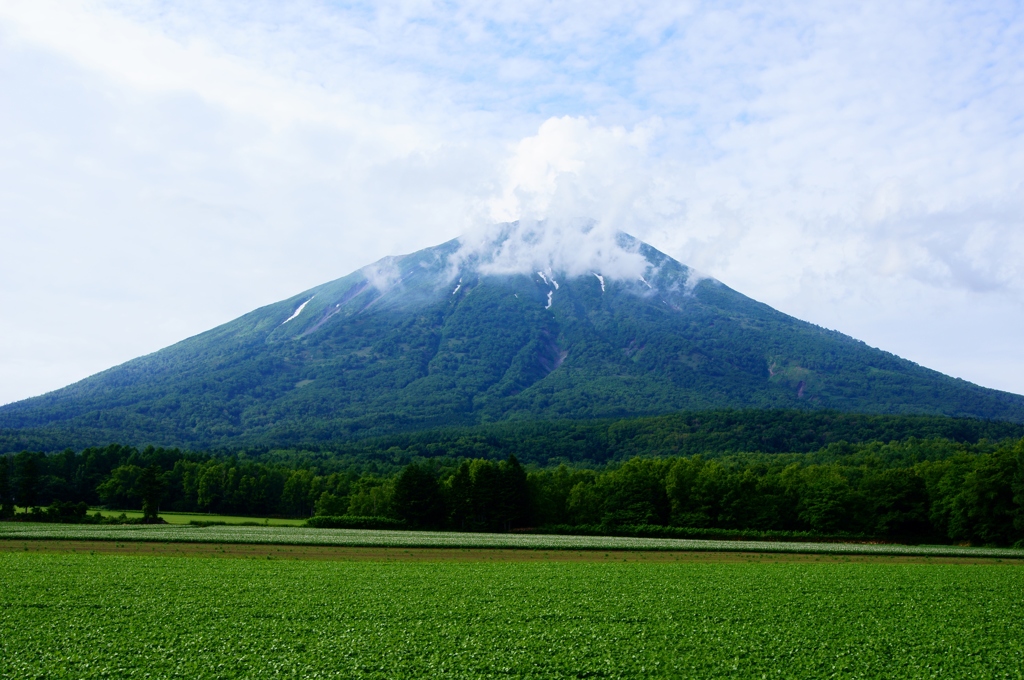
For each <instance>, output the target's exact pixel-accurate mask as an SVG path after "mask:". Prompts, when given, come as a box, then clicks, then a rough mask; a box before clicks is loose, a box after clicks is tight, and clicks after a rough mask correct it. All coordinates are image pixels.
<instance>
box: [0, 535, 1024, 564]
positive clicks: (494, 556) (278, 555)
mask: <svg viewBox="0 0 1024 680" xmlns="http://www.w3.org/2000/svg"><path fill="white" fill-rule="evenodd" d="M0 552H31V553H77V554H83V553H84V554H97V555H152V556H157V555H159V556H179V557H229V558H242V559H274V560H338V561H376V562H399V561H401V562H408V561H413V562H648V563H665V562H669V563H672V562H676V563H678V562H690V563H706V564H715V563H723V562H748V563H761V564H772V563H778V562H804V563H813V562H827V563H837V562H848V563H864V562H870V563H882V564H1015V565H1018V566H1024V560H1001V559H997V558H971V557H917V556H907V557H903V556H891V555H804V554H789V553H751V552H699V551H698V552H685V551H679V552H668V551H660V550H658V551H642V550H522V549H520V550H513V549H502V548H355V547H340V546H315V545H252V544H239V543H156V542H148V541H147V542H141V541H140V542H130V541H60V540H20V539H8V540H2V541H0Z"/></svg>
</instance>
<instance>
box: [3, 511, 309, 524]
mask: <svg viewBox="0 0 1024 680" xmlns="http://www.w3.org/2000/svg"><path fill="white" fill-rule="evenodd" d="M27 511H28V508H20V507H16V508H15V509H14V512H15V513H18V514H20V513H24V512H27ZM96 512H98V513H100V514H101V515H103V516H104V517H120V516H121V515H124V516H125V517H129V518H133V519H137V518H140V517H142V512H141V511H139V510H103V509H99V508H90V509H89V514H90V515H91V514H93V513H96ZM160 517H161V518H162V519H163V520H164V521H165V522H167V523H168V524H189V523H190V522H224V523H225V524H261V525H265V526H272V527H297V526H302V523H303V522H304V521H305V520H301V519H282V518H277V517H269V518H268V517H242V516H240V515H210V514H204V513H198V512H161V513H160Z"/></svg>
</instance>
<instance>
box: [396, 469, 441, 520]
mask: <svg viewBox="0 0 1024 680" xmlns="http://www.w3.org/2000/svg"><path fill="white" fill-rule="evenodd" d="M392 503H393V504H394V508H395V512H396V514H397V515H398V517H399V519H403V520H405V522H406V523H407V524H408V525H409V526H410V527H413V528H417V529H432V528H439V527H440V526H441V525H442V524H443V522H444V499H443V498H442V496H441V487H440V485H439V484H438V482H437V477H436V476H435V474H434V471H433V470H432V469H430V467H429V466H428V465H426V464H417V463H410V464H409V465H406V466H405V468H403V469H402V472H401V473H400V474H399V475H398V479H397V480H395V494H394V498H393V501H392Z"/></svg>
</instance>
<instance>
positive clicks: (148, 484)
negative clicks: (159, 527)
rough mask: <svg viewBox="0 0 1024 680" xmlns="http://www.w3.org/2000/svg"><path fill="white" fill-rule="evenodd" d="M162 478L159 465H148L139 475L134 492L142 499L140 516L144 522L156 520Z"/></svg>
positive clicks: (162, 493) (162, 488) (162, 485)
mask: <svg viewBox="0 0 1024 680" xmlns="http://www.w3.org/2000/svg"><path fill="white" fill-rule="evenodd" d="M164 487H165V484H164V480H163V479H162V475H161V472H160V467H159V466H158V465H156V464H153V465H150V466H149V467H147V468H145V469H144V470H143V471H142V474H141V475H139V479H138V482H136V488H135V493H136V495H138V496H139V497H140V498H141V499H142V518H143V520H144V521H146V522H151V521H156V520H157V519H158V513H159V512H160V501H161V500H162V498H163V495H164Z"/></svg>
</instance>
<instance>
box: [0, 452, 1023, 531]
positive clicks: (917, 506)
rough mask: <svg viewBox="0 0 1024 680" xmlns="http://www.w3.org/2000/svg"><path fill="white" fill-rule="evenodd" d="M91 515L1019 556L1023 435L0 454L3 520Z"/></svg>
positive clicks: (77, 518)
mask: <svg viewBox="0 0 1024 680" xmlns="http://www.w3.org/2000/svg"><path fill="white" fill-rule="evenodd" d="M16 506H18V507H21V508H49V509H48V510H43V509H40V510H37V511H36V512H35V513H28V514H21V515H18V517H21V518H25V519H28V518H35V519H43V520H46V519H50V520H55V521H85V520H87V519H88V518H87V517H86V516H85V513H86V508H87V507H96V506H105V507H108V508H113V509H122V510H123V509H140V508H141V509H143V510H144V511H145V512H147V514H150V515H153V516H155V515H156V514H157V513H158V512H160V511H168V510H176V511H198V512H209V513H225V514H227V513H230V514H241V515H249V516H253V517H266V516H287V517H311V518H315V519H312V520H311V525H313V526H351V527H360V526H365V527H371V526H377V527H407V528H411V529H450V530H458V531H513V530H531V531H550V532H559V533H601V534H612V535H615V534H620V535H644V536H665V537H725V538H728V537H737V538H738V537H744V536H750V537H765V538H779V539H785V538H793V539H810V538H818V539H828V538H836V539H846V540H889V541H899V542H910V543H922V542H924V543H951V542H952V543H970V544H976V545H1000V546H1003V545H1021V544H1022V540H1024V439H1013V438H1006V439H1002V440H999V441H992V440H987V439H982V440H980V441H978V442H975V443H969V442H961V441H955V440H953V439H950V438H942V437H937V438H927V439H919V438H916V437H910V438H907V439H904V440H894V441H890V442H881V441H868V442H860V443H849V442H845V441H843V442H836V443H831V444H828V445H826V446H824V447H822V448H819V449H817V450H814V451H810V452H791V453H763V452H753V453H749V452H748V453H734V452H724V453H717V454H716V453H714V452H711V453H708V454H696V455H684V456H661V457H654V456H642V455H638V456H633V457H626V458H622V459H619V460H614V461H611V462H607V463H604V464H597V465H591V466H582V465H567V464H565V463H561V464H558V465H548V466H538V465H536V464H528V465H525V466H524V465H523V464H522V463H521V462H520V461H519V459H518V458H517V457H516V456H515V454H510V455H508V457H507V458H505V459H504V460H495V459H493V458H483V457H473V456H451V455H448V456H435V457H430V458H426V457H415V458H412V459H404V460H403V459H402V458H401V457H395V458H393V459H392V460H391V462H390V463H382V462H379V461H378V462H367V461H361V462H360V461H352V460H350V459H339V458H334V459H325V458H323V457H322V456H318V455H313V454H308V453H305V454H304V453H299V452H292V453H290V454H287V455H286V454H283V453H280V452H278V453H276V454H272V453H266V454H262V455H251V454H245V453H237V454H230V455H225V454H214V453H198V452H185V451H180V450H177V449H160V448H153V447H148V448H145V449H142V450H139V449H136V448H133V447H127V446H121V445H110V446H106V447H96V448H89V449H85V450H83V451H80V452H75V451H71V450H68V451H65V452H63V453H59V454H52V455H45V454H42V453H37V452H21V453H18V454H9V455H5V456H0V515H3V516H4V517H5V518H7V519H13V518H14V517H15V515H14V510H15V507H16Z"/></svg>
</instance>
